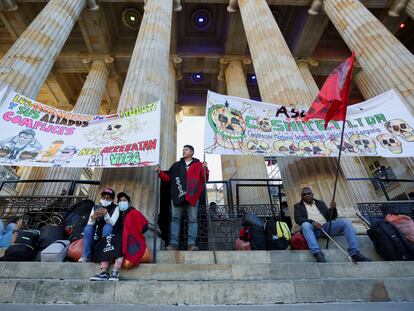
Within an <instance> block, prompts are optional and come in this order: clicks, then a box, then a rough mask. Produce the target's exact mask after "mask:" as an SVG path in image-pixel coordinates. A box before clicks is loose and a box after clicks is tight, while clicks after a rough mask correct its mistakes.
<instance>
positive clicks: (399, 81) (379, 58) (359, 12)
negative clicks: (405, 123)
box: [323, 0, 414, 112]
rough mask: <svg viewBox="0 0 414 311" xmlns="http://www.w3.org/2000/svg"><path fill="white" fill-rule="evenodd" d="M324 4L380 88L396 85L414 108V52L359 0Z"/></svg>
mask: <svg viewBox="0 0 414 311" xmlns="http://www.w3.org/2000/svg"><path fill="white" fill-rule="evenodd" d="M323 8H324V10H325V12H326V14H327V15H328V17H329V19H330V20H331V21H332V23H333V24H334V26H335V28H336V29H337V30H338V32H339V34H340V35H341V37H342V38H343V40H344V41H345V43H346V44H347V45H348V47H349V48H350V49H351V50H353V51H355V55H356V58H357V60H358V62H359V63H360V65H361V67H362V68H363V70H364V71H365V72H366V74H367V75H368V76H369V78H370V79H372V80H373V82H375V84H377V85H378V88H380V90H381V92H384V91H388V90H389V89H391V88H394V89H396V90H398V91H399V92H400V94H401V95H402V96H403V97H404V98H405V99H406V102H405V103H406V105H407V107H408V109H409V110H410V111H411V112H414V55H413V54H411V53H410V51H409V50H408V49H407V48H406V47H405V46H404V45H403V44H402V43H401V42H400V41H398V39H397V38H395V37H394V35H392V34H391V33H390V32H389V31H388V30H387V29H386V28H385V26H384V25H383V24H382V23H381V22H380V21H379V20H378V19H377V18H376V17H375V16H374V15H373V14H372V13H371V12H370V11H369V10H368V9H367V8H366V7H365V6H364V5H363V4H362V3H361V2H360V1H358V0H325V1H324V3H323Z"/></svg>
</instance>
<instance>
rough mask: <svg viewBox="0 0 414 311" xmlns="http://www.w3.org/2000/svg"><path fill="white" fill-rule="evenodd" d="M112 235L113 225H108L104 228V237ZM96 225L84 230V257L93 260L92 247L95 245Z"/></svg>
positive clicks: (88, 226)
mask: <svg viewBox="0 0 414 311" xmlns="http://www.w3.org/2000/svg"><path fill="white" fill-rule="evenodd" d="M111 233H112V225H111V224H106V225H105V226H103V228H102V237H106V236H108V235H110V234H111ZM94 236H95V225H86V227H85V229H83V253H82V257H87V258H89V259H91V258H92V247H93V245H94V244H95V241H94Z"/></svg>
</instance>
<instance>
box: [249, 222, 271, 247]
mask: <svg viewBox="0 0 414 311" xmlns="http://www.w3.org/2000/svg"><path fill="white" fill-rule="evenodd" d="M250 248H251V249H252V250H267V245H266V235H265V231H264V228H263V226H256V225H250Z"/></svg>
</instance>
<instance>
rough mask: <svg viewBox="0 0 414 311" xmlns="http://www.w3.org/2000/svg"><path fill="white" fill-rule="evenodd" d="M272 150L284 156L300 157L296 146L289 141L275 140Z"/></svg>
mask: <svg viewBox="0 0 414 311" xmlns="http://www.w3.org/2000/svg"><path fill="white" fill-rule="evenodd" d="M273 149H274V150H275V151H276V152H280V153H283V154H285V155H302V154H303V152H301V150H300V148H299V146H298V144H296V143H295V142H293V141H291V140H276V141H275V142H274V143H273Z"/></svg>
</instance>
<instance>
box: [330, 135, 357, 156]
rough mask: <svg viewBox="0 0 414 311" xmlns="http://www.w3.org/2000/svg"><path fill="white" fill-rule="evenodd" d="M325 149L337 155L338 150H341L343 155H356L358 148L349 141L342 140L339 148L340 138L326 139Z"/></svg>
mask: <svg viewBox="0 0 414 311" xmlns="http://www.w3.org/2000/svg"><path fill="white" fill-rule="evenodd" d="M325 147H326V149H327V150H329V151H330V152H332V153H336V154H338V153H339V149H340V148H341V150H342V153H343V154H356V153H358V148H357V147H355V146H354V145H352V144H351V143H350V142H349V141H347V140H346V139H344V140H343V141H342V147H341V140H340V138H334V139H328V140H327V141H325Z"/></svg>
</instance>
